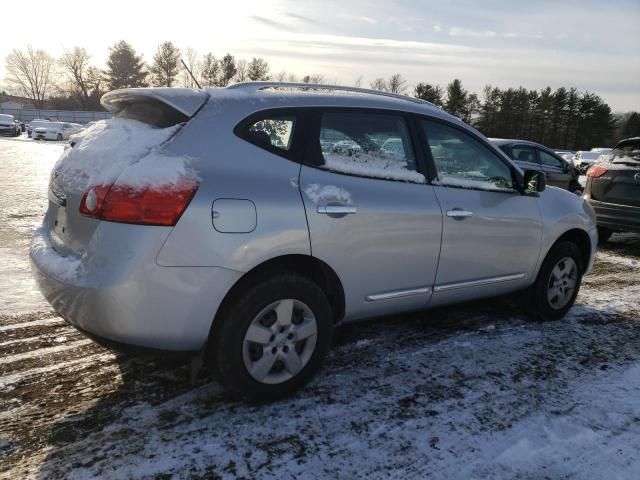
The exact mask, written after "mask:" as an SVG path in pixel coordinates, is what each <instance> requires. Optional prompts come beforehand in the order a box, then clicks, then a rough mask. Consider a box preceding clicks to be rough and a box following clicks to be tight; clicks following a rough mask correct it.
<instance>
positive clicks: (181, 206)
mask: <svg viewBox="0 0 640 480" xmlns="http://www.w3.org/2000/svg"><path fill="white" fill-rule="evenodd" d="M197 190H198V182H196V181H195V180H186V179H185V180H181V181H180V182H178V183H177V184H169V185H157V186H146V187H133V186H128V185H117V184H114V185H98V186H95V187H92V188H90V189H89V190H88V191H87V192H86V193H85V194H84V195H83V196H82V200H81V201H80V213H81V214H82V215H85V216H87V217H92V218H97V219H100V220H107V221H110V222H121V223H135V224H139V225H164V226H173V225H175V224H176V223H178V220H179V219H180V217H181V216H182V214H183V213H184V211H185V210H186V208H187V206H188V205H189V202H191V199H192V198H193V196H194V195H195V193H196V191H197Z"/></svg>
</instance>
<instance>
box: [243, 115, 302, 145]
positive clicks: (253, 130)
mask: <svg viewBox="0 0 640 480" xmlns="http://www.w3.org/2000/svg"><path fill="white" fill-rule="evenodd" d="M295 124H296V119H295V117H294V116H291V115H285V116H280V117H270V118H264V119H262V120H258V121H256V122H254V123H252V124H250V125H249V128H248V129H247V131H246V136H245V139H246V140H248V141H250V142H251V143H253V144H255V145H257V146H259V147H268V148H277V149H280V150H284V151H288V150H290V149H291V143H292V140H293V130H294V128H295Z"/></svg>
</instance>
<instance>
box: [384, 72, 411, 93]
mask: <svg viewBox="0 0 640 480" xmlns="http://www.w3.org/2000/svg"><path fill="white" fill-rule="evenodd" d="M387 90H389V91H390V92H391V93H404V92H405V91H406V90H407V81H406V80H405V79H404V77H403V76H402V75H400V74H399V73H394V74H393V75H391V76H390V77H389V80H387Z"/></svg>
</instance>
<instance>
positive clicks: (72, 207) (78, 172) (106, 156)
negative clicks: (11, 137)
mask: <svg viewBox="0 0 640 480" xmlns="http://www.w3.org/2000/svg"><path fill="white" fill-rule="evenodd" d="M167 90H171V91H167ZM207 99H208V94H207V93H205V92H203V91H197V90H191V89H152V88H151V89H146V88H145V89H127V90H118V91H115V92H110V93H108V94H106V95H105V96H104V97H103V98H102V104H103V105H104V106H105V108H107V109H108V110H110V111H111V112H112V113H113V114H114V118H112V119H109V120H104V121H100V122H96V123H95V124H93V125H91V126H90V127H89V128H87V129H85V130H84V131H82V132H81V133H80V134H78V135H76V136H74V137H73V139H72V146H71V147H70V148H68V149H67V150H66V151H65V152H64V153H63V155H62V157H61V158H60V160H58V162H57V163H56V165H55V167H54V170H53V172H52V175H51V181H50V185H49V195H48V197H49V210H48V212H47V216H46V218H45V228H46V229H47V230H48V232H49V235H50V238H51V243H52V245H53V247H54V248H55V249H56V250H58V251H59V252H61V253H63V254H65V255H68V254H73V255H82V254H83V253H84V252H85V251H86V250H87V249H88V247H89V244H90V242H91V241H92V240H93V236H94V232H95V230H96V228H97V227H98V225H99V224H100V220H96V219H93V218H89V217H86V216H84V215H81V214H80V211H79V208H80V203H81V200H82V197H83V196H84V195H85V193H87V192H88V191H89V190H90V189H91V188H92V187H96V186H100V185H111V184H113V183H114V182H115V181H116V180H117V179H118V178H119V177H120V175H121V174H122V173H123V172H124V171H125V170H126V169H127V168H129V167H131V166H132V165H134V164H136V163H138V162H140V161H141V160H142V159H144V158H145V157H147V156H148V154H149V153H150V152H151V151H152V150H155V149H157V148H158V147H159V146H161V145H163V144H164V143H166V142H167V141H169V140H170V139H171V138H172V137H173V135H175V134H176V133H177V131H178V130H179V129H180V128H182V126H183V125H184V123H186V122H187V121H188V120H189V119H190V118H191V117H192V116H193V115H194V114H195V113H196V112H197V111H198V109H199V108H200V107H201V106H202V105H203V104H204V103H205V102H206V100H207ZM36 131H37V130H36Z"/></svg>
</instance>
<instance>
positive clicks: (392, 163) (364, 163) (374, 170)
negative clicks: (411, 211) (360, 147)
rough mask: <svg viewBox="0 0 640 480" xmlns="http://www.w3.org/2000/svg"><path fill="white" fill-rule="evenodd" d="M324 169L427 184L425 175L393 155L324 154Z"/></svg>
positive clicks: (359, 153)
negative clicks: (410, 168)
mask: <svg viewBox="0 0 640 480" xmlns="http://www.w3.org/2000/svg"><path fill="white" fill-rule="evenodd" d="M323 156H324V168H326V169H328V170H334V171H336V172H341V173H349V174H352V175H362V176H365V177H374V178H383V179H386V180H402V181H405V182H414V183H425V178H424V175H422V174H421V173H418V172H416V171H414V170H409V169H408V168H407V162H406V161H405V160H403V159H400V158H396V157H394V156H393V155H376V154H373V153H371V152H370V153H364V152H352V153H351V155H339V154H336V153H326V152H324V153H323Z"/></svg>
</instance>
